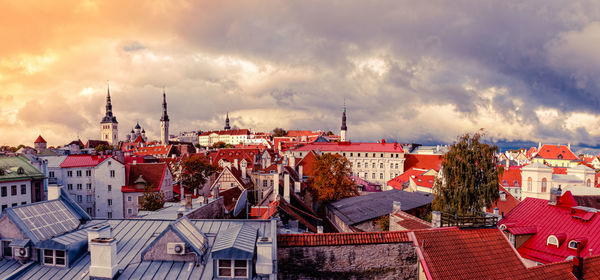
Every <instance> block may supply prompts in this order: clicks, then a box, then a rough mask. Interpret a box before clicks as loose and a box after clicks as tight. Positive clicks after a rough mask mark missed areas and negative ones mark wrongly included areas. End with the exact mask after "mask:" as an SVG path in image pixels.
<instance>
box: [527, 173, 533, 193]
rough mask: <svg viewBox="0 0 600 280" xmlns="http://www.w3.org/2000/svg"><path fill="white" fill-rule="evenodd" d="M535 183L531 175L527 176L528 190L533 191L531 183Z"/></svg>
mask: <svg viewBox="0 0 600 280" xmlns="http://www.w3.org/2000/svg"><path fill="white" fill-rule="evenodd" d="M532 184H533V180H532V179H531V177H529V178H527V191H528V192H530V191H531V185H532Z"/></svg>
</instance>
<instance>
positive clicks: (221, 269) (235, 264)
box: [217, 260, 248, 278]
mask: <svg viewBox="0 0 600 280" xmlns="http://www.w3.org/2000/svg"><path fill="white" fill-rule="evenodd" d="M217 276H218V277H227V278H248V261H246V260H219V261H218V262H217Z"/></svg>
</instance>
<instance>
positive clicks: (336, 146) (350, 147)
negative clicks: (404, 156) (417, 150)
mask: <svg viewBox="0 0 600 280" xmlns="http://www.w3.org/2000/svg"><path fill="white" fill-rule="evenodd" d="M314 150H319V151H326V152H331V151H340V152H374V153H404V150H402V147H401V146H400V145H398V144H397V143H354V142H352V143H350V142H338V143H325V142H319V143H312V144H308V145H306V146H302V147H300V148H298V149H296V151H314ZM377 157H379V155H377Z"/></svg>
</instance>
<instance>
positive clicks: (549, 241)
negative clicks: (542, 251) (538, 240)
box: [546, 235, 560, 248]
mask: <svg viewBox="0 0 600 280" xmlns="http://www.w3.org/2000/svg"><path fill="white" fill-rule="evenodd" d="M548 245H554V246H556V248H558V247H559V246H560V245H559V244H558V238H556V236H554V235H550V236H548V239H546V246H548Z"/></svg>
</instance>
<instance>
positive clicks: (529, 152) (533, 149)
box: [526, 147, 538, 158]
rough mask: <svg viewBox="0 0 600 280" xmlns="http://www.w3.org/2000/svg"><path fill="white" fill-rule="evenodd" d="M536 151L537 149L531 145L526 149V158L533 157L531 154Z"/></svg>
mask: <svg viewBox="0 0 600 280" xmlns="http://www.w3.org/2000/svg"><path fill="white" fill-rule="evenodd" d="M537 151H538V150H537V148H536V147H531V148H529V150H528V151H527V153H526V155H527V158H531V157H533V154H535V153H537Z"/></svg>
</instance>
